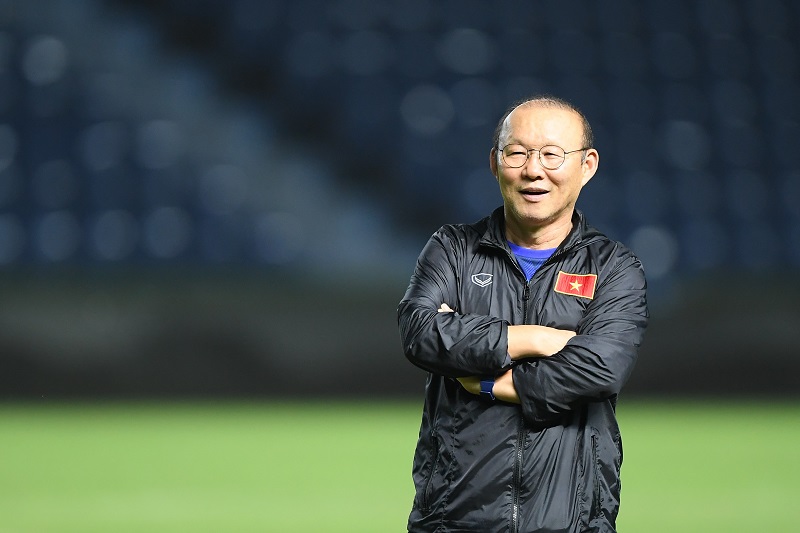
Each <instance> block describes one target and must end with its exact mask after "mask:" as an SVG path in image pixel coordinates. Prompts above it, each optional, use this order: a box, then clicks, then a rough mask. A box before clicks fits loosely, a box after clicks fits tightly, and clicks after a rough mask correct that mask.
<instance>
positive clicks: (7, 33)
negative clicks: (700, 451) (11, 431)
mask: <svg viewBox="0 0 800 533" xmlns="http://www.w3.org/2000/svg"><path fill="white" fill-rule="evenodd" d="M799 45H800V2H797V1H790V0H700V1H695V2H689V1H683V0H647V1H634V0H608V1H603V2H595V1H593V0H570V1H563V0H562V1H524V0H505V1H492V2H489V1H484V0H459V1H448V0H442V1H433V0H404V1H398V2H389V1H385V0H330V1H322V0H278V1H270V0H139V1H136V0H33V1H32V0H0V398H3V399H39V398H45V399H59V398H106V397H216V396H221V397H222V396H224V397H229V396H248V397H282V396H289V395H291V396H295V395H297V396H302V397H308V396H313V397H324V396H330V395H337V396H360V395H376V396H392V397H395V396H409V397H415V398H419V397H421V392H422V387H423V384H424V379H425V375H424V373H423V372H422V371H421V370H418V369H416V368H415V367H413V366H412V365H411V364H410V363H408V362H407V361H406V360H405V358H404V357H403V354H402V351H401V349H400V342H399V335H398V333H397V327H396V315H395V310H396V305H397V303H398V301H399V300H400V298H401V297H402V294H403V291H404V290H405V286H406V283H407V281H408V278H409V276H410V274H411V271H412V269H413V266H414V261H415V258H416V256H417V254H418V253H419V251H420V250H421V248H422V246H423V245H424V243H425V242H426V240H427V238H428V237H429V236H430V234H431V233H432V232H433V231H435V230H436V229H437V228H438V227H439V226H440V225H442V224H444V223H450V222H471V221H474V220H477V219H478V218H480V217H482V216H484V215H485V214H487V213H488V212H489V211H490V210H492V209H493V208H494V207H496V206H497V205H499V204H500V196H499V193H498V192H497V190H496V189H497V188H496V184H495V182H494V179H493V177H492V176H491V174H490V172H489V169H488V157H489V148H490V145H491V141H490V138H491V133H492V130H493V128H494V125H495V122H496V120H497V119H498V118H499V116H500V115H501V114H502V112H503V111H504V109H505V108H506V107H507V106H508V104H510V103H511V102H512V101H514V100H516V99H518V98H521V97H524V96H528V95H530V94H532V93H536V92H551V93H554V94H557V95H559V96H562V97H565V98H567V99H570V100H572V101H573V102H575V103H576V104H578V105H579V106H580V107H581V108H583V110H584V111H585V113H586V114H587V116H588V117H589V119H590V121H591V122H592V124H593V126H594V129H595V133H596V138H597V145H596V146H597V148H598V149H599V151H600V154H601V165H600V170H599V172H598V174H597V176H596V177H595V178H594V179H593V180H592V182H591V183H590V184H589V185H588V186H587V188H586V189H585V190H584V193H583V196H582V198H581V200H580V202H579V207H580V208H581V209H583V210H584V211H585V212H586V213H587V215H588V216H589V218H590V221H591V222H592V223H593V224H594V225H595V226H597V227H599V228H600V229H602V230H604V231H605V232H606V233H608V234H609V235H610V236H612V237H614V238H618V239H620V240H622V241H624V242H625V243H627V244H628V245H629V246H630V247H631V248H632V249H633V250H634V251H635V252H636V253H637V254H639V256H640V257H641V258H642V260H643V262H644V264H645V268H646V270H647V273H648V278H649V283H650V292H649V295H650V296H649V297H650V302H651V310H652V322H651V327H650V329H649V332H648V335H647V337H646V341H645V345H644V346H643V348H642V350H641V356H640V362H639V365H638V367H637V369H636V371H635V373H634V375H633V377H632V378H631V381H630V383H629V386H628V390H629V391H631V392H633V393H637V394H658V395H671V394H701V395H706V394H715V395H717V394H748V395H767V394H768V395H796V394H797V393H798V392H800V386H799V385H800V379H798V378H797V375H798V371H800V348H798V347H800V310H799V309H798V304H797V296H798V295H800V288H798V282H797V280H798V279H800V278H798V274H800V268H799V267H800V173H799V172H798V167H797V163H796V160H797V156H798V148H800V98H799V97H800V76H798V71H799V70H800V67H798V59H800V57H799V54H800V47H799Z"/></svg>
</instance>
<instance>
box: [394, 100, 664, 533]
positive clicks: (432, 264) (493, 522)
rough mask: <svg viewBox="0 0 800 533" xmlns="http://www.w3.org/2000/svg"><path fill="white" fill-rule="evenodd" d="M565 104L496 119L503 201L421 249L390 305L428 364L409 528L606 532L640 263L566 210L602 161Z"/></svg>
mask: <svg viewBox="0 0 800 533" xmlns="http://www.w3.org/2000/svg"><path fill="white" fill-rule="evenodd" d="M593 144H594V141H593V136H592V130H591V127H590V125H589V123H588V121H587V120H586V118H585V116H584V115H583V114H582V113H581V112H580V111H579V110H578V109H577V108H576V107H575V106H573V105H572V104H570V103H568V102H566V101H564V100H561V99H559V98H555V97H552V96H538V97H534V98H531V99H528V100H526V101H524V102H522V103H519V104H517V105H515V106H513V107H512V108H511V109H510V110H509V111H508V112H507V113H506V114H505V115H504V116H503V117H502V119H501V120H500V122H499V123H498V126H497V129H496V131H495V136H494V144H493V146H492V149H491V152H490V168H491V170H492V174H494V176H495V178H496V179H497V182H498V184H499V187H500V192H501V195H502V197H503V206H502V207H501V208H498V209H497V210H496V211H495V212H494V213H492V214H491V215H490V216H488V217H486V218H485V219H483V220H481V221H479V222H477V223H474V224H460V225H446V226H443V227H442V228H440V229H439V230H438V231H437V232H436V233H435V234H434V235H433V236H432V237H431V239H430V240H429V241H428V243H427V245H426V246H425V248H424V249H423V251H422V253H421V254H420V257H419V259H418V261H417V265H416V268H415V271H414V274H413V276H412V278H411V282H410V284H409V287H408V289H407V291H406V294H405V296H404V297H403V300H402V301H401V302H400V305H399V307H398V319H399V325H400V334H401V337H402V341H403V348H404V351H405V355H406V357H407V358H408V359H409V360H410V361H411V362H412V363H414V364H415V365H417V366H419V367H421V368H423V369H425V370H427V371H428V372H429V374H428V380H427V384H426V398H425V407H424V411H423V415H422V425H421V429H420V434H419V440H418V443H417V449H416V452H415V456H414V465H413V479H414V483H415V486H416V496H415V498H414V503H413V507H412V511H411V515H410V517H409V521H408V530H409V531H414V532H417V531H419V532H427V531H430V532H433V531H436V532H447V531H452V532H456V531H458V532H465V531H475V532H478V531H480V532H488V531H491V532H512V533H522V532H583V531H596V532H613V531H615V530H616V526H615V523H616V517H617V514H618V512H619V502H620V466H621V463H622V441H621V438H620V433H619V428H618V426H617V422H616V417H615V408H616V402H617V396H618V394H619V392H620V389H621V388H622V386H623V384H624V383H625V381H626V380H627V378H628V376H629V375H630V373H631V371H632V369H633V366H634V363H635V361H636V357H637V352H638V347H639V345H640V343H641V340H642V337H643V334H644V330H645V327H646V325H647V318H648V312H647V303H646V295H645V292H646V283H645V278H644V273H643V270H642V266H641V264H640V262H639V260H638V259H637V258H636V257H635V256H634V255H633V254H632V253H631V252H630V250H628V249H627V248H626V247H625V246H623V245H622V244H620V243H618V242H615V241H612V240H610V239H609V238H608V237H606V236H605V235H603V234H602V233H600V232H599V231H597V230H596V229H594V228H592V227H591V226H589V225H588V223H587V222H586V220H585V218H584V216H583V215H582V214H581V213H580V212H579V211H578V210H576V209H575V204H576V202H577V200H578V197H579V195H580V192H581V190H582V188H583V186H584V185H586V183H588V182H589V180H590V179H592V177H593V176H594V175H595V172H596V171H597V167H598V164H599V161H600V158H599V154H598V152H597V150H595V149H594V147H593Z"/></svg>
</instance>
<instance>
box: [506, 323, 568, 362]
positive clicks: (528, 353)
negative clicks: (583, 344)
mask: <svg viewBox="0 0 800 533" xmlns="http://www.w3.org/2000/svg"><path fill="white" fill-rule="evenodd" d="M574 336H575V332H574V331H570V330H568V329H556V328H549V327H547V326H537V325H533V324H524V325H518V326H508V353H509V355H510V356H511V359H513V360H515V361H516V360H517V359H523V358H525V357H549V356H551V355H553V354H555V353H558V352H560V351H561V350H563V349H564V347H565V346H566V345H567V342H568V341H569V340H570V339H571V338H572V337H574Z"/></svg>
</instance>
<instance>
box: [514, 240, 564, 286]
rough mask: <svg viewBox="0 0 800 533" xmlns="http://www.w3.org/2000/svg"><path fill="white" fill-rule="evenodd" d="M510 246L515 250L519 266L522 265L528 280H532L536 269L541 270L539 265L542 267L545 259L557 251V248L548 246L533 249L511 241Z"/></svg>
mask: <svg viewBox="0 0 800 533" xmlns="http://www.w3.org/2000/svg"><path fill="white" fill-rule="evenodd" d="M508 246H509V247H510V248H511V251H512V252H514V255H515V256H516V258H517V262H518V263H519V266H520V267H522V271H523V272H524V273H525V276H526V277H527V278H528V281H530V279H531V278H532V277H533V275H534V274H536V271H537V270H539V267H541V266H542V265H543V264H544V262H545V261H547V260H548V259H550V256H551V255H553V252H555V251H556V249H555V248H548V249H547V250H531V249H530V248H523V247H522V246H517V245H516V244H514V243H513V242H510V241H509V243H508Z"/></svg>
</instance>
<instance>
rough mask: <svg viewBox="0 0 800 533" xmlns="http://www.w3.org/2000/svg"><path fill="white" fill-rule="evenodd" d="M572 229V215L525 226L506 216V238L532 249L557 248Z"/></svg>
mask: <svg viewBox="0 0 800 533" xmlns="http://www.w3.org/2000/svg"><path fill="white" fill-rule="evenodd" d="M570 231H572V216H569V217H566V218H563V219H560V220H558V221H555V222H553V223H550V224H547V225H546V226H541V227H525V226H522V225H521V224H516V223H512V222H511V221H509V219H508V217H506V239H508V240H509V241H511V242H513V243H514V244H516V245H517V246H522V247H523V248H531V249H533V250H547V249H550V248H557V247H558V245H559V244H561V243H562V242H563V241H564V239H566V238H567V235H569V232H570Z"/></svg>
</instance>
